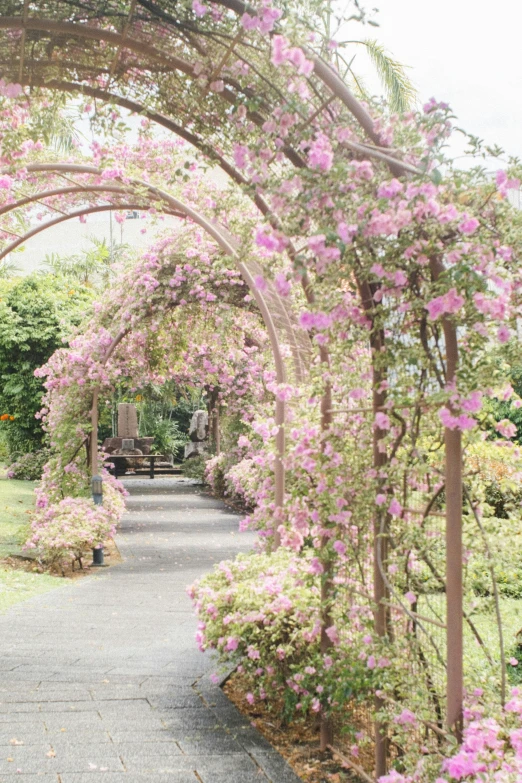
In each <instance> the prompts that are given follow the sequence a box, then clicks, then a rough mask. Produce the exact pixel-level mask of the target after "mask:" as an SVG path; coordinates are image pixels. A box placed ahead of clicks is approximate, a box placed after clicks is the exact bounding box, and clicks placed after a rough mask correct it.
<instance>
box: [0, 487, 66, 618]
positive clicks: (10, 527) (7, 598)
mask: <svg viewBox="0 0 522 783" xmlns="http://www.w3.org/2000/svg"><path fill="white" fill-rule="evenodd" d="M33 490H34V484H33V483H32V482H30V481H14V480H11V481H8V480H7V479H5V478H0V612H3V611H5V610H6V609H8V608H9V607H10V606H12V605H13V604H17V603H19V602H20V601H25V600H26V599H27V598H31V597H32V596H33V595H38V594H39V593H45V592H47V591H48V590H51V589H53V588H54V587H60V586H63V584H64V580H63V579H60V578H59V577H55V576H49V575H48V574H39V573H32V572H31V571H18V570H13V569H9V568H4V567H2V563H1V560H2V559H3V560H5V558H8V557H12V556H17V555H20V554H23V550H22V544H23V542H24V541H25V540H26V538H27V532H28V519H29V517H28V514H27V512H28V511H30V510H31V509H32V508H33V506H34V494H33Z"/></svg>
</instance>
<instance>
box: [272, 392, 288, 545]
mask: <svg viewBox="0 0 522 783" xmlns="http://www.w3.org/2000/svg"><path fill="white" fill-rule="evenodd" d="M285 415H286V410H285V403H284V402H283V401H282V400H276V408H275V422H276V426H277V435H276V449H277V453H276V458H275V466H274V484H275V505H276V512H277V509H278V508H282V507H283V504H284V501H285V466H284V463H283V460H284V457H285ZM276 524H277V517H276ZM280 545H281V534H280V533H279V532H278V531H277V530H274V549H277V548H278V547H279V546H280Z"/></svg>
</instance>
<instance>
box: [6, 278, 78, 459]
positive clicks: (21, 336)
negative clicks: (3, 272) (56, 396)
mask: <svg viewBox="0 0 522 783" xmlns="http://www.w3.org/2000/svg"><path fill="white" fill-rule="evenodd" d="M92 298H93V292H92V291H90V290H89V289H88V288H86V287H83V286H78V285H77V284H76V286H75V288H72V286H71V282H70V281H68V280H66V279H65V278H63V277H57V276H55V275H50V274H38V273H34V274H32V275H29V276H28V277H23V278H16V279H14V280H9V281H0V415H2V414H9V415H10V416H14V421H2V422H0V427H2V430H3V431H4V434H5V439H6V441H7V444H8V447H9V452H10V455H11V456H12V457H16V456H18V455H20V454H23V453H25V452H28V451H34V450H35V449H38V448H39V447H40V446H41V445H42V441H43V436H44V433H43V431H42V428H41V426H40V423H39V421H38V420H37V419H35V413H37V411H38V410H39V409H40V408H41V400H42V393H43V386H42V381H41V379H39V378H35V377H34V371H35V370H36V369H37V368H38V367H40V366H41V365H42V364H44V363H45V362H46V361H47V359H48V358H49V357H50V356H51V354H52V353H53V352H54V351H55V350H56V349H57V348H59V347H61V346H62V345H63V343H62V338H63V337H66V336H69V335H70V334H71V332H72V330H73V328H74V327H75V326H76V325H78V324H79V323H80V321H81V319H82V316H83V314H84V312H85V309H86V307H87V305H88V303H90V302H91V301H92Z"/></svg>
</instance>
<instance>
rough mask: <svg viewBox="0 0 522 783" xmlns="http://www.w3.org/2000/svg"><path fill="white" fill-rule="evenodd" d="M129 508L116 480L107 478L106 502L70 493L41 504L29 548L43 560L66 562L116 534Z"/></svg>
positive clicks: (33, 523)
mask: <svg viewBox="0 0 522 783" xmlns="http://www.w3.org/2000/svg"><path fill="white" fill-rule="evenodd" d="M124 508H125V503H124V500H123V494H122V493H121V492H120V491H119V490H118V488H117V485H116V482H111V481H105V482H104V486H103V505H101V506H95V505H94V502H93V501H92V500H91V499H90V498H85V497H76V498H72V497H66V498H63V500H60V501H58V502H53V503H49V504H47V505H46V506H45V507H41V506H40V507H39V508H37V512H36V514H35V515H34V517H33V520H32V523H31V535H30V537H29V539H28V540H27V541H26V543H25V548H26V549H35V550H36V551H37V555H38V559H39V561H40V562H42V563H45V564H47V565H57V566H62V567H63V566H64V565H65V564H67V563H69V562H71V561H74V560H78V561H79V562H80V563H81V559H82V556H83V555H84V554H85V552H86V551H87V550H89V549H93V548H96V547H100V546H102V545H103V542H104V541H106V540H107V539H108V538H112V537H113V536H114V533H115V530H116V525H117V524H118V522H119V521H120V519H121V516H122V514H123V511H124Z"/></svg>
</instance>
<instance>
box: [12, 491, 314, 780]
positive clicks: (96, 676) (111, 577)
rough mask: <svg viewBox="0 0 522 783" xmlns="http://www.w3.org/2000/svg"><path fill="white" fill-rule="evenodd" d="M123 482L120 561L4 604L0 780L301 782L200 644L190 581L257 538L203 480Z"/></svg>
mask: <svg viewBox="0 0 522 783" xmlns="http://www.w3.org/2000/svg"><path fill="white" fill-rule="evenodd" d="M127 486H128V488H129V490H130V492H131V497H130V498H129V504H128V513H127V514H126V515H125V518H124V521H123V525H122V529H121V533H120V535H119V536H118V539H117V543H118V547H119V549H120V552H121V554H122V556H123V563H121V564H119V565H116V566H114V567H112V568H108V569H104V570H100V571H99V572H98V573H97V574H96V575H92V576H89V577H88V578H86V579H82V580H78V581H76V582H74V583H72V584H71V583H69V584H68V585H67V586H65V587H63V588H60V589H57V590H54V591H53V592H51V593H47V594H45V595H42V596H38V597H36V598H33V599H31V600H29V601H27V602H26V603H23V604H19V605H18V606H15V607H13V608H12V609H10V610H9V611H8V612H7V614H5V615H1V616H0V783H8V781H17V783H29V781H30V782H31V783H51V781H52V782H53V783H95V781H98V780H100V781H103V783H116V782H117V783H138V782H139V783H145V781H147V783H195V782H196V781H200V783H254V781H255V782H256V783H266V781H272V783H297V781H298V779H297V777H296V776H295V775H294V774H293V772H292V771H291V770H290V768H289V767H288V766H287V765H286V763H285V762H284V761H283V759H282V758H281V756H279V754H278V753H276V752H275V751H274V750H273V749H272V748H271V747H270V745H268V743H267V742H266V741H265V740H264V739H263V738H262V737H261V736H260V735H259V734H258V733H257V732H256V731H255V730H254V729H253V728H252V727H251V726H250V725H249V724H248V722H247V721H245V719H243V718H242V716H241V715H240V714H239V713H238V712H237V710H236V709H235V708H234V707H233V706H232V705H231V703H230V702H229V701H228V699H227V698H226V696H225V695H224V694H223V693H222V691H221V690H220V689H219V687H218V686H215V685H212V683H211V682H210V680H209V673H211V672H212V671H213V666H212V661H211V660H210V659H209V656H207V655H203V654H202V653H199V652H198V651H197V648H196V646H195V642H194V633H195V628H196V621H195V618H194V615H193V612H192V607H191V603H190V600H189V598H188V597H187V596H186V594H185V587H186V586H187V585H188V584H189V583H191V582H192V581H193V580H194V579H195V578H196V577H198V576H199V575H201V574H202V573H204V572H206V571H208V570H209V569H210V568H211V566H212V564H213V563H215V562H216V561H219V560H220V559H222V558H223V557H229V556H232V555H234V554H235V553H236V552H238V551H239V550H241V549H246V548H248V546H249V545H250V543H251V540H250V539H249V538H248V537H247V538H245V537H244V536H243V535H241V536H240V535H239V534H238V533H237V532H236V531H237V522H238V519H237V516H236V515H234V514H232V513H231V512H230V511H228V510H227V509H226V507H225V506H223V505H222V504H220V503H218V502H217V501H215V500H213V499H211V498H209V497H207V496H205V495H203V494H201V493H200V491H199V489H198V488H197V487H194V486H192V485H190V484H187V483H184V482H183V481H180V480H176V479H165V478H161V479H156V480H154V481H147V480H139V479H134V480H129V481H128V482H127Z"/></svg>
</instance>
